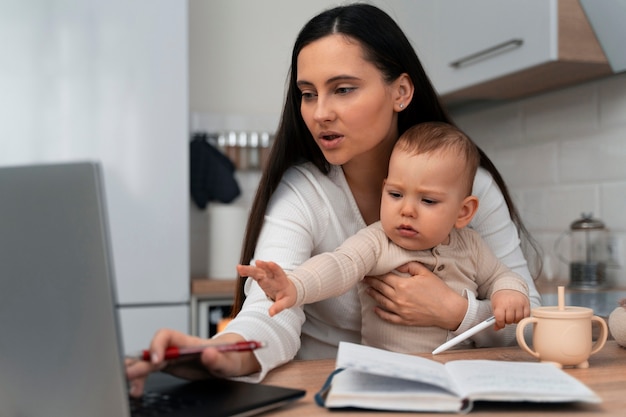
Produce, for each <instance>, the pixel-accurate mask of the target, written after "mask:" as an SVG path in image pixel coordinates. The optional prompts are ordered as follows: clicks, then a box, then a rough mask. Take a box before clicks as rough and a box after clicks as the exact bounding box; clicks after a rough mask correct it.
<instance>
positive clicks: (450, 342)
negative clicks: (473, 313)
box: [433, 316, 496, 355]
mask: <svg viewBox="0 0 626 417" xmlns="http://www.w3.org/2000/svg"><path fill="white" fill-rule="evenodd" d="M495 321H496V318H495V317H494V316H491V317H489V318H488V319H487V320H485V321H483V322H482V323H479V324H477V325H476V326H474V327H472V328H471V329H469V330H466V331H464V332H463V333H461V334H460V335H458V336H456V337H453V338H452V339H450V340H448V341H447V342H446V343H444V344H443V345H441V346H439V347H438V348H437V349H435V350H433V355H436V354H437V353H441V352H443V351H445V350H448V349H450V348H451V347H452V346H456V345H458V344H459V343H461V342H462V341H464V340H465V339H467V338H468V337H472V336H474V335H475V334H476V333H478V332H480V331H483V330H485V329H486V328H487V327H489V326H491V325H493V323H494V322H495Z"/></svg>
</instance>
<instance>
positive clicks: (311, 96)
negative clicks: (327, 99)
mask: <svg viewBox="0 0 626 417" xmlns="http://www.w3.org/2000/svg"><path fill="white" fill-rule="evenodd" d="M300 96H301V97H302V100H312V99H314V98H315V93H313V92H310V91H303V92H302V93H300Z"/></svg>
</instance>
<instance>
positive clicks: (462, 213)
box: [454, 195, 478, 229]
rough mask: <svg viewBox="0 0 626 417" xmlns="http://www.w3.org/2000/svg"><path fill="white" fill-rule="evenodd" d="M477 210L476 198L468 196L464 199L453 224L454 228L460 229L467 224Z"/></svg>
mask: <svg viewBox="0 0 626 417" xmlns="http://www.w3.org/2000/svg"><path fill="white" fill-rule="evenodd" d="M477 210H478V197H476V196H473V195H470V196H467V197H465V199H464V200H463V203H462V204H461V208H460V209H459V215H458V217H457V219H456V223H454V227H456V228H457V229H461V228H463V227H465V226H467V225H468V224H469V222H470V221H472V218H473V217H474V214H476V211H477Z"/></svg>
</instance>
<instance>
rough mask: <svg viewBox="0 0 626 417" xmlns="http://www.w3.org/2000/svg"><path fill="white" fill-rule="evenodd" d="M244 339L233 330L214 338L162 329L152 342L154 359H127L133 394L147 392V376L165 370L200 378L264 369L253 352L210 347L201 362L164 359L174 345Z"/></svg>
mask: <svg viewBox="0 0 626 417" xmlns="http://www.w3.org/2000/svg"><path fill="white" fill-rule="evenodd" d="M243 341H244V339H243V338H242V337H241V336H239V335H237V334H232V333H230V334H229V333H226V334H223V335H221V336H219V337H216V338H214V339H210V340H208V339H203V338H200V337H195V336H190V335H188V334H186V333H181V332H179V331H176V330H171V329H161V330H159V331H158V332H157V333H156V334H155V336H154V338H153V339H152V342H151V343H150V352H151V361H150V362H147V361H141V360H136V359H126V377H127V378H128V380H129V382H130V392H129V393H130V395H131V396H133V397H140V396H141V395H142V394H143V389H144V385H145V382H146V378H147V377H148V375H149V374H150V373H151V372H156V371H161V370H164V369H165V368H166V367H167V369H166V371H167V372H168V373H171V374H172V375H176V376H179V377H181V378H186V379H199V378H206V377H209V376H217V377H232V376H241V375H249V374H252V373H254V372H257V371H259V370H260V365H259V363H258V361H257V360H256V357H255V356H254V354H253V353H252V352H247V351H246V352H219V351H217V350H216V349H211V347H207V348H206V349H204V351H203V352H202V354H201V356H200V359H199V361H189V360H184V359H180V360H178V359H177V360H174V361H170V362H169V363H168V362H166V361H164V360H163V356H164V354H165V349H166V348H167V347H171V346H178V347H190V346H200V345H210V344H222V343H235V342H243Z"/></svg>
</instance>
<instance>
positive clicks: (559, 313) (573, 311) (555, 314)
mask: <svg viewBox="0 0 626 417" xmlns="http://www.w3.org/2000/svg"><path fill="white" fill-rule="evenodd" d="M531 316H534V317H540V318H544V319H579V318H585V317H591V316H593V309H591V308H588V307H578V306H565V307H564V308H563V310H559V307H557V306H543V307H535V308H533V309H532V313H531Z"/></svg>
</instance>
